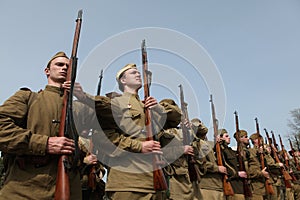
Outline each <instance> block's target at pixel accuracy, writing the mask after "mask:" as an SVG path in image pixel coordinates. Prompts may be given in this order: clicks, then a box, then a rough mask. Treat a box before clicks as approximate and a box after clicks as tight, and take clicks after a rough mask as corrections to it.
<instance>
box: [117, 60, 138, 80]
mask: <svg viewBox="0 0 300 200" xmlns="http://www.w3.org/2000/svg"><path fill="white" fill-rule="evenodd" d="M129 69H136V65H135V64H133V63H130V64H127V65H125V66H124V67H123V68H122V69H120V71H118V73H117V75H116V79H117V81H119V80H120V78H121V77H122V75H123V73H124V72H125V71H127V70H129Z"/></svg>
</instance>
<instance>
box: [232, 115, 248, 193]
mask: <svg viewBox="0 0 300 200" xmlns="http://www.w3.org/2000/svg"><path fill="white" fill-rule="evenodd" d="M234 115H235V130H236V137H235V139H236V143H237V153H238V163H239V171H246V167H245V163H244V158H245V157H244V154H245V153H244V149H243V144H242V143H241V141H240V128H239V116H238V113H237V111H235V112H234ZM241 179H242V182H243V189H244V196H245V197H252V191H251V188H250V185H249V184H248V179H247V178H241Z"/></svg>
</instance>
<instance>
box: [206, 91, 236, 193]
mask: <svg viewBox="0 0 300 200" xmlns="http://www.w3.org/2000/svg"><path fill="white" fill-rule="evenodd" d="M209 101H210V103H211V113H212V121H213V127H214V137H215V141H216V143H215V144H216V157H217V164H218V165H219V166H224V165H223V160H222V152H221V145H220V142H218V141H217V136H218V120H217V118H216V112H215V105H214V103H213V99H212V95H210V100H209ZM223 191H224V195H225V196H228V195H230V196H232V195H234V192H233V189H232V186H231V184H230V182H229V181H228V176H227V175H226V174H223Z"/></svg>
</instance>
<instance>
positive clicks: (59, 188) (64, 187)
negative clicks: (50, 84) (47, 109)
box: [54, 10, 82, 200]
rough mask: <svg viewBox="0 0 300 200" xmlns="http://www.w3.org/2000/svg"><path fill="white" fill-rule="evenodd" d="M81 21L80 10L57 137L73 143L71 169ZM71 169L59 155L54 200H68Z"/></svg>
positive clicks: (66, 161) (75, 132) (76, 142)
mask: <svg viewBox="0 0 300 200" xmlns="http://www.w3.org/2000/svg"><path fill="white" fill-rule="evenodd" d="M81 21H82V10H79V11H78V17H77V19H76V29H75V35H74V40H73V47H72V54H71V58H70V61H69V62H70V63H69V67H68V70H67V77H66V80H67V81H71V87H70V91H67V90H64V94H63V108H62V112H61V117H60V124H59V133H58V136H59V137H63V136H64V137H68V138H72V139H74V141H75V147H76V148H75V154H74V155H73V161H72V162H73V167H74V166H75V165H76V164H77V163H76V162H77V161H78V152H79V149H78V133H77V131H76V127H75V124H74V119H73V110H72V104H73V88H74V83H75V79H76V70H77V48H78V43H79V35H80V28H81ZM71 168H72V166H71V164H70V161H69V158H68V156H67V155H61V156H60V157H59V160H58V167H57V177H56V188H55V196H54V197H55V200H68V199H70V183H69V175H68V172H69V170H70V169H71Z"/></svg>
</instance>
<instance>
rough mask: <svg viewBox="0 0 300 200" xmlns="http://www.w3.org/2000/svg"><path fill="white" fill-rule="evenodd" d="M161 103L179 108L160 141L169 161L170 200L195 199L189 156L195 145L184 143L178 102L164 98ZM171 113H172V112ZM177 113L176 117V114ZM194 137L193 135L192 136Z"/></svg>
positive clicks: (168, 122) (172, 107) (169, 107)
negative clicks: (179, 126) (179, 125)
mask: <svg viewBox="0 0 300 200" xmlns="http://www.w3.org/2000/svg"><path fill="white" fill-rule="evenodd" d="M160 104H161V105H162V106H164V108H165V109H166V110H167V111H168V110H170V109H172V110H177V111H178V112H176V113H175V112H172V115H173V116H172V117H168V118H172V119H173V120H172V121H171V120H168V121H167V123H166V124H165V125H164V129H163V130H162V132H161V137H160V142H161V145H162V147H163V149H162V150H163V152H164V154H163V155H164V157H165V158H166V159H167V161H168V163H171V164H170V165H169V166H167V167H166V168H165V171H166V174H167V175H168V177H169V191H170V192H169V193H170V194H169V197H168V199H169V200H182V199H186V200H193V186H192V182H191V180H190V176H189V169H188V156H193V155H194V154H193V151H194V150H193V147H192V146H190V145H183V134H182V129H180V128H178V124H179V123H180V121H181V110H180V108H179V107H178V106H177V104H176V103H175V102H174V101H173V100H171V99H164V100H162V101H160ZM170 114H171V113H170ZM175 114H176V115H177V117H175V116H174V115H175ZM191 138H192V137H191Z"/></svg>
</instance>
